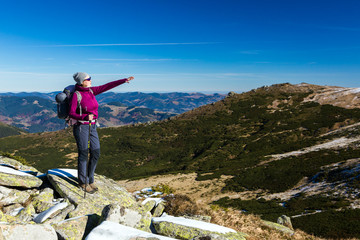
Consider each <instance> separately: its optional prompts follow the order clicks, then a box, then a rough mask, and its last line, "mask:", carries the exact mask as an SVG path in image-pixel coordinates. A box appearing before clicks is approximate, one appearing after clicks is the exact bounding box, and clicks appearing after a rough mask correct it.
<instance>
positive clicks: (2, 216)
mask: <svg viewBox="0 0 360 240" xmlns="http://www.w3.org/2000/svg"><path fill="white" fill-rule="evenodd" d="M6 222H7V219H6V216H5V214H4V213H3V211H1V210H0V223H6Z"/></svg>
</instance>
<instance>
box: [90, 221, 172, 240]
mask: <svg viewBox="0 0 360 240" xmlns="http://www.w3.org/2000/svg"><path fill="white" fill-rule="evenodd" d="M85 239H86V240H98V239H101V240H136V239H139V240H140V239H141V240H174V239H173V238H169V237H164V236H160V235H156V234H152V233H149V232H144V231H141V230H138V229H134V228H131V227H128V226H124V225H121V224H118V223H114V222H109V221H104V222H102V223H101V224H100V225H99V226H97V227H96V228H95V229H94V230H92V231H91V232H90V234H89V235H88V236H87V237H86V238H85Z"/></svg>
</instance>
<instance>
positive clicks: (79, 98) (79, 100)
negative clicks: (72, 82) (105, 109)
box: [75, 91, 82, 116]
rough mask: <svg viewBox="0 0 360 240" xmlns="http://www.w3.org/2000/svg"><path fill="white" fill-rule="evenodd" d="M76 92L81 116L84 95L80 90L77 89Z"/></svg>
mask: <svg viewBox="0 0 360 240" xmlns="http://www.w3.org/2000/svg"><path fill="white" fill-rule="evenodd" d="M75 93H76V97H77V107H78V108H79V110H80V116H81V115H82V108H81V104H80V102H81V99H82V96H81V93H80V92H79V91H75Z"/></svg>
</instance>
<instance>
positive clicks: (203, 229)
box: [152, 214, 246, 240]
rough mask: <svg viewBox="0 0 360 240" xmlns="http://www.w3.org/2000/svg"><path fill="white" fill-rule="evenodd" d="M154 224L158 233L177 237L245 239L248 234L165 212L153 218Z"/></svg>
mask: <svg viewBox="0 0 360 240" xmlns="http://www.w3.org/2000/svg"><path fill="white" fill-rule="evenodd" d="M152 223H153V226H154V228H155V230H156V232H157V233H158V234H161V235H164V236H168V237H174V238H177V239H193V238H197V239H200V238H206V237H210V238H211V239H219V240H226V239H232V240H233V239H239V240H240V239H241V240H245V236H246V234H244V233H239V232H236V231H235V230H233V229H231V228H227V227H223V226H219V225H216V224H212V223H207V222H202V221H196V220H191V219H186V218H183V217H173V216H168V215H166V214H163V216H162V217H157V218H153V219H152Z"/></svg>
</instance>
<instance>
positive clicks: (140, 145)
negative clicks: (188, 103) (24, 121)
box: [0, 85, 360, 231]
mask: <svg viewBox="0 0 360 240" xmlns="http://www.w3.org/2000/svg"><path fill="white" fill-rule="evenodd" d="M286 87H287V86H286V85H285V86H273V87H270V88H260V89H257V90H256V91H251V92H248V93H244V94H236V95H234V96H231V97H228V98H226V99H224V100H222V101H219V102H217V103H215V104H211V105H207V106H203V107H200V108H198V109H195V110H193V111H189V112H187V113H185V114H182V115H180V116H178V117H174V118H171V119H170V120H167V121H162V122H156V123H152V124H142V125H134V126H129V127H118V128H103V129H99V135H100V138H101V144H102V148H101V151H102V157H101V161H100V162H99V165H98V168H97V173H99V174H104V175H106V176H108V177H111V178H113V179H126V178H136V177H144V176H150V175H157V174H165V173H176V172H197V173H198V180H202V179H208V178H214V177H217V176H219V175H221V174H227V175H233V176H235V177H234V178H232V179H230V180H229V181H228V182H227V183H226V187H225V189H228V190H233V191H242V190H244V189H267V190H268V191H270V192H280V191H284V190H286V189H288V188H290V187H293V186H294V185H296V184H297V183H298V182H299V180H300V179H302V178H303V177H304V176H312V175H313V174H314V173H316V172H319V170H320V168H321V166H324V165H327V164H330V163H334V162H341V161H344V160H347V159H349V158H353V157H358V156H359V154H360V152H359V150H357V148H351V147H349V148H347V149H344V150H341V151H329V150H323V151H318V152H312V153H308V154H304V155H302V156H301V157H296V158H295V157H290V158H284V159H282V160H279V161H274V162H270V163H267V164H261V165H259V163H260V162H262V161H264V160H266V159H267V157H266V156H268V155H269V154H278V153H284V152H288V151H292V150H298V149H301V148H304V147H308V146H312V145H314V144H316V143H319V142H324V141H326V140H328V139H327V138H328V137H321V134H323V133H326V132H328V131H329V130H331V129H334V128H336V126H339V125H348V124H351V123H355V122H358V121H359V119H360V110H358V109H352V110H350V109H343V108H339V107H334V106H330V105H319V104H317V103H311V102H310V103H302V99H303V98H304V97H306V96H307V95H308V94H309V93H311V91H305V92H301V91H292V90H289V89H288V88H286ZM0 146H1V147H0V150H1V151H9V152H15V151H16V154H18V155H21V156H23V157H25V158H26V159H27V161H28V162H30V163H33V164H34V166H35V167H36V168H38V169H40V170H42V171H45V170H47V169H49V168H55V167H65V166H66V167H73V168H75V167H76V159H75V158H73V157H74V154H73V155H72V153H75V152H76V145H75V141H74V140H73V137H72V134H71V131H70V130H67V131H65V130H63V131H59V132H54V133H42V134H29V135H26V136H17V137H8V138H3V139H0ZM208 173H210V175H209V174H208ZM304 201H305V200H304ZM340 201H341V199H340ZM231 204H232V205H231ZM231 204H229V205H230V206H234V204H233V203H231ZM334 206H335V207H336V206H337V205H336V204H335V205H334ZM234 207H235V206H234ZM329 208H330V209H332V208H331V206H330V207H329ZM302 210H303V209H302ZM308 218H311V217H308ZM297 221H298V220H297ZM303 222H304V221H302V222H300V221H298V224H299V226H300V225H301V224H303ZM305 228H306V227H304V229H305ZM309 231H312V230H311V229H309Z"/></svg>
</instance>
